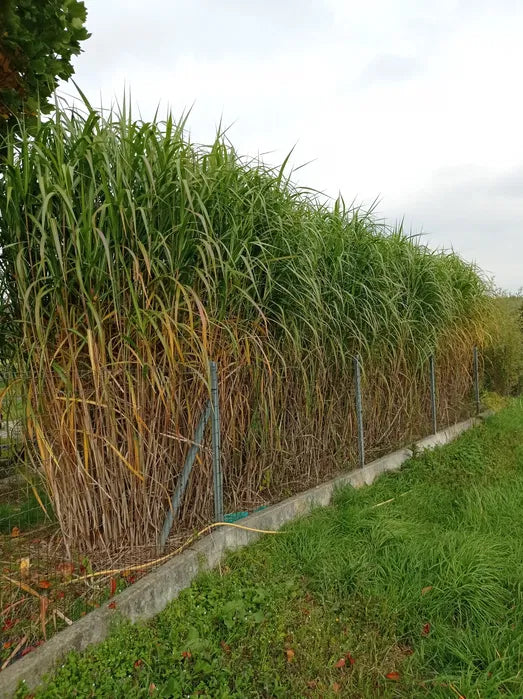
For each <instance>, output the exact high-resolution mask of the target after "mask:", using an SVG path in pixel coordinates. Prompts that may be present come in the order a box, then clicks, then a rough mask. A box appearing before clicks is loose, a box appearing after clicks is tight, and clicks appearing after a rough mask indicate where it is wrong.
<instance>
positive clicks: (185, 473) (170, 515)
mask: <svg viewBox="0 0 523 699" xmlns="http://www.w3.org/2000/svg"><path fill="white" fill-rule="evenodd" d="M210 414H211V403H210V401H207V402H206V404H205V408H204V410H203V413H202V414H201V416H200V420H199V422H198V425H197V427H196V431H195V433H194V441H193V443H192V444H191V447H190V449H189V451H188V452H187V457H186V459H185V463H184V465H183V469H182V472H181V474H180V477H179V480H178V485H177V486H176V490H175V491H174V494H173V496H172V500H171V506H170V508H169V511H168V512H167V515H166V517H165V521H164V523H163V528H162V532H161V534H160V536H159V539H158V545H159V547H160V550H162V549H163V548H164V546H165V544H166V542H167V539H168V538H169V534H170V532H171V529H172V526H173V522H174V518H175V517H176V515H177V514H178V510H179V509H180V504H181V502H182V498H183V495H184V493H185V488H186V487H187V483H188V482H189V476H190V475H191V471H192V467H193V464H194V461H195V459H196V454H197V453H198V449H199V448H200V447H201V445H202V442H203V435H204V432H205V426H206V425H207V422H208V421H209V416H210Z"/></svg>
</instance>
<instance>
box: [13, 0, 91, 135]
mask: <svg viewBox="0 0 523 699" xmlns="http://www.w3.org/2000/svg"><path fill="white" fill-rule="evenodd" d="M86 16H87V11H86V8H85V5H84V3H83V2H80V1H79V0H0V134H1V133H2V132H5V130H6V129H7V128H8V127H9V125H10V124H12V123H15V122H16V120H17V119H18V118H19V117H21V116H24V117H25V118H27V117H29V118H30V117H34V116H36V114H37V113H38V112H39V111H43V112H48V111H50V110H51V108H52V103H51V102H50V100H49V98H50V97H51V95H52V93H53V91H54V89H55V88H56V85H57V82H58V80H59V79H62V80H67V79H68V78H70V77H71V75H72V74H73V66H72V62H71V59H72V57H73V56H75V55H77V54H79V53H80V51H81V47H80V44H81V42H82V41H84V40H85V39H87V38H88V37H89V34H88V32H87V29H86V28H85V26H84V25H85V20H86Z"/></svg>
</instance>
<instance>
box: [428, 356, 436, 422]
mask: <svg viewBox="0 0 523 699" xmlns="http://www.w3.org/2000/svg"><path fill="white" fill-rule="evenodd" d="M430 404H431V407H432V433H433V434H436V432H437V431H438V421H437V417H436V369H435V365H434V355H433V354H431V355H430Z"/></svg>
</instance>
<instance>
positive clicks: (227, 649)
mask: <svg viewBox="0 0 523 699" xmlns="http://www.w3.org/2000/svg"><path fill="white" fill-rule="evenodd" d="M220 646H221V647H222V650H223V652H224V653H227V654H228V653H230V652H231V647H230V645H229V644H228V643H225V641H220Z"/></svg>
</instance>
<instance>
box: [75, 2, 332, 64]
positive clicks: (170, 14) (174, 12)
mask: <svg viewBox="0 0 523 699" xmlns="http://www.w3.org/2000/svg"><path fill="white" fill-rule="evenodd" d="M86 5H87V10H88V19H87V26H88V29H89V31H90V32H91V33H92V37H91V39H90V40H89V41H88V42H86V44H85V46H84V49H85V52H86V54H88V56H89V64H90V67H91V70H92V68H93V67H96V68H99V69H103V68H105V69H108V68H109V67H110V65H111V63H112V64H113V65H114V64H116V63H117V64H120V65H123V66H126V65H127V66H129V65H130V64H133V63H141V64H154V65H155V67H165V66H166V65H168V64H167V63H165V64H164V65H163V66H162V61H164V62H168V61H172V60H173V58H175V57H177V56H181V55H197V56H198V58H199V59H200V60H201V59H208V60H213V59H219V58H221V57H223V56H227V55H231V54H235V55H238V56H241V57H242V59H243V60H245V59H246V58H247V57H249V56H253V55H256V56H263V55H266V54H267V53H272V52H274V51H275V50H282V51H288V50H292V49H293V47H296V46H299V47H300V48H303V46H304V45H305V46H307V44H311V45H313V44H314V42H315V40H316V37H318V36H320V34H321V33H323V32H324V31H325V29H326V28H328V27H329V26H330V23H331V16H330V14H329V12H326V11H325V8H324V7H323V4H322V3H321V2H317V1H314V0H309V1H308V2H307V1H305V2H299V1H298V0H286V1H285V2H277V1H276V0H252V1H251V2H248V3H246V2H241V1H240V0H220V2H216V0H177V1H176V2H170V1H169V0H150V1H149V2H147V3H144V2H142V1H140V2H138V1H136V0H131V1H130V2H128V3H127V4H125V5H124V6H122V5H121V4H120V3H107V2H101V0H87V2H86ZM77 63H78V66H79V68H80V69H81V66H82V63H87V57H86V56H84V57H81V58H80V59H77Z"/></svg>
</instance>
